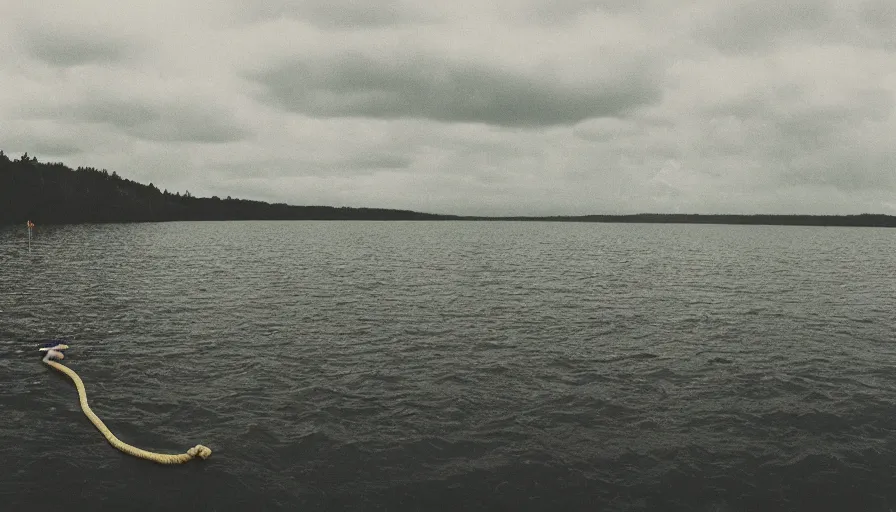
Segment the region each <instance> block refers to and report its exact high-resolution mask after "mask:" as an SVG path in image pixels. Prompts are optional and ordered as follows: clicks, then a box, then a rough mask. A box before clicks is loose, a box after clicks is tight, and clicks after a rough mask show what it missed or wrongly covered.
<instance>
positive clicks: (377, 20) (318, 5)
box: [242, 0, 425, 29]
mask: <svg viewBox="0 0 896 512" xmlns="http://www.w3.org/2000/svg"><path fill="white" fill-rule="evenodd" d="M242 8H243V9H245V12H244V13H243V15H244V16H247V17H248V18H249V19H252V20H256V21H257V20H269V19H277V18H289V19H295V20H300V21H304V22H308V23H312V24H314V25H316V26H318V27H321V28H337V29H357V28H359V27H385V26H392V25H399V24H406V23H411V22H414V21H422V20H424V19H425V17H424V14H423V13H422V12H420V11H419V10H418V9H417V8H416V7H415V5H414V4H411V3H406V2H402V1H400V0H381V1H378V2H375V3H371V2H359V1H356V0H303V1H299V2H296V1H292V0H267V1H265V2H258V3H249V4H246V6H245V7H242Z"/></svg>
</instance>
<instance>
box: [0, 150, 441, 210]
mask: <svg viewBox="0 0 896 512" xmlns="http://www.w3.org/2000/svg"><path fill="white" fill-rule="evenodd" d="M456 218H458V217H452V216H446V215H431V214H426V213H418V212H413V211H408V210H389V209H382V208H346V207H341V208H337V207H332V206H290V205H286V204H282V203H275V204H270V203H265V202H262V201H249V200H245V199H231V198H230V197H227V198H226V199H221V198H219V197H217V196H214V197H194V196H193V195H191V194H190V192H189V191H185V192H184V194H181V193H180V192H176V193H170V192H168V191H167V190H165V191H161V190H159V189H158V188H157V187H156V186H155V185H153V184H152V183H150V184H149V185H143V184H141V183H137V182H134V181H131V180H128V179H125V178H122V177H120V176H119V175H118V174H117V173H116V172H112V173H111V174H110V173H109V172H108V171H106V170H105V169H103V170H98V169H94V168H92V167H78V168H77V169H75V170H72V169H71V168H69V167H67V166H65V165H64V164H62V163H42V162H38V161H37V159H36V158H34V157H29V156H28V153H25V154H24V155H22V157H20V158H19V159H18V160H11V159H10V158H9V157H8V156H7V155H6V154H4V153H3V151H0V224H10V223H24V222H25V220H28V219H30V220H32V221H34V222H35V223H36V224H69V223H81V222H146V221H173V220H439V219H456Z"/></svg>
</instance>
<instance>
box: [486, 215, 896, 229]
mask: <svg viewBox="0 0 896 512" xmlns="http://www.w3.org/2000/svg"><path fill="white" fill-rule="evenodd" d="M501 220H539V221H554V222H625V223H645V224H745V225H768V226H847V227H848V226H851V227H885V228H892V227H896V217H894V216H892V215H883V214H871V213H863V214H861V215H703V214H693V213H639V214H634V215H580V216H555V217H502V218H501Z"/></svg>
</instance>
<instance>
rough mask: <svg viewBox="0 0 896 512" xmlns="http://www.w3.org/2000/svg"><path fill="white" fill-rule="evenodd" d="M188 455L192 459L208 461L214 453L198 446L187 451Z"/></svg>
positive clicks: (205, 447)
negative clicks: (199, 458) (198, 458)
mask: <svg viewBox="0 0 896 512" xmlns="http://www.w3.org/2000/svg"><path fill="white" fill-rule="evenodd" d="M187 454H188V455H189V456H190V457H201V458H203V459H207V458H209V456H210V455H211V454H212V451H211V450H210V449H209V448H208V447H207V446H202V445H201V444H197V445H196V446H194V447H192V448H190V449H189V450H187Z"/></svg>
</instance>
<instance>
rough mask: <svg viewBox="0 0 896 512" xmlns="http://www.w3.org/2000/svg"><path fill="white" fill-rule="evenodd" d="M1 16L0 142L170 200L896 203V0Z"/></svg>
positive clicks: (556, 205)
mask: <svg viewBox="0 0 896 512" xmlns="http://www.w3.org/2000/svg"><path fill="white" fill-rule="evenodd" d="M135 3H136V4H139V6H134V5H132V4H135ZM262 5H263V7H262ZM0 26H2V30H0V48H2V49H3V50H2V55H0V84H2V94H0V123H2V124H0V149H3V150H4V151H5V152H6V153H7V154H10V155H11V156H14V157H18V156H19V155H20V154H21V153H23V152H26V151H27V152H28V153H29V154H30V155H33V156H36V157H38V159H40V160H41V161H48V160H49V161H62V162H65V163H67V164H69V165H71V166H72V167H77V166H79V165H85V166H95V167H98V168H106V169H108V170H109V171H110V172H111V171H117V172H118V174H120V175H122V176H124V177H127V178H131V179H134V180H136V181H140V182H143V183H149V182H152V183H154V184H155V185H156V186H158V187H159V188H161V189H166V188H167V189H169V190H171V191H175V190H178V191H181V192H183V191H184V190H189V191H190V192H191V193H192V194H193V195H199V196H205V195H209V196H210V195H218V196H221V197H225V196H228V195H231V196H234V197H244V198H252V199H261V200H265V201H277V202H287V203H290V204H318V205H333V206H370V207H386V208H409V209H413V210H418V211H426V212H433V213H457V214H468V213H469V214H499V215H502V214H511V215H512V214H538V215H540V214H588V213H634V212H645V211H650V212H688V213H691V212H695V213H765V212H768V213H861V212H875V213H888V214H896V108H894V102H896V96H894V94H896V2H894V1H893V0H831V1H824V0H791V1H785V0H761V1H740V0H694V1H677V2H676V1H673V0H552V1H550V0H545V1H539V0H488V1H481V0H452V1H450V2H448V1H444V2H443V1H436V2H432V1H424V0H417V1H415V2H411V1H404V0H380V1H375V2H374V1H371V2H362V1H360V0H356V1H352V0H305V1H297V0H295V1H294V0H265V1H263V2H244V1H238V0H155V1H152V2H148V1H147V2H122V1H119V0H114V1H113V0H80V1H78V2H71V1H67V2H57V1H43V0H41V1H34V0H30V1H29V0H0Z"/></svg>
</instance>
